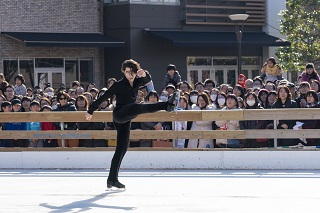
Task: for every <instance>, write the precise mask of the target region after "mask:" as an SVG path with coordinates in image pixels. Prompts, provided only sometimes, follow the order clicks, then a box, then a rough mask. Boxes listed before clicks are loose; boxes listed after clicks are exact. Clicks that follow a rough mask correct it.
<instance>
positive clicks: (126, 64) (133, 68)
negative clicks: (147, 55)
mask: <svg viewBox="0 0 320 213" xmlns="http://www.w3.org/2000/svg"><path fill="white" fill-rule="evenodd" d="M126 68H130V69H131V71H132V72H134V73H137V72H138V70H139V69H140V64H139V63H138V62H136V61H135V60H132V59H129V60H125V61H124V62H123V63H122V68H121V70H123V71H125V70H126Z"/></svg>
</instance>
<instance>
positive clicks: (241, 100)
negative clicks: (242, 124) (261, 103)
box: [237, 97, 245, 109]
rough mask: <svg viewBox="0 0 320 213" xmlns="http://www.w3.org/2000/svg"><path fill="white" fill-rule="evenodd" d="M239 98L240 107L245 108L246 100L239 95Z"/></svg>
mask: <svg viewBox="0 0 320 213" xmlns="http://www.w3.org/2000/svg"><path fill="white" fill-rule="evenodd" d="M237 99H238V106H239V109H244V108H245V105H244V102H243V98H241V97H237Z"/></svg>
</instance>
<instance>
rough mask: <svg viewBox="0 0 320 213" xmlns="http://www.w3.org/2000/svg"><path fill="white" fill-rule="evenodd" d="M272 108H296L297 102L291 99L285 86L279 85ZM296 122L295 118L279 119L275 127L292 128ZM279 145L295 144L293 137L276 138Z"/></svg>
mask: <svg viewBox="0 0 320 213" xmlns="http://www.w3.org/2000/svg"><path fill="white" fill-rule="evenodd" d="M272 108H274V109H286V108H297V103H296V102H295V101H294V100H291V93H290V90H289V88H288V87H287V86H280V87H279V88H278V96H277V99H276V102H275V103H274V104H273V106H272ZM295 124H296V121H295V120H280V121H278V125H277V129H292V128H293V126H294V125H295ZM278 144H279V146H291V145H297V140H295V139H289V138H288V139H278Z"/></svg>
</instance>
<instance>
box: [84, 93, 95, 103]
mask: <svg viewBox="0 0 320 213" xmlns="http://www.w3.org/2000/svg"><path fill="white" fill-rule="evenodd" d="M82 95H83V96H85V97H86V98H87V100H88V102H89V104H90V103H91V102H92V100H93V97H92V94H91V93H90V92H85V93H83V94H82Z"/></svg>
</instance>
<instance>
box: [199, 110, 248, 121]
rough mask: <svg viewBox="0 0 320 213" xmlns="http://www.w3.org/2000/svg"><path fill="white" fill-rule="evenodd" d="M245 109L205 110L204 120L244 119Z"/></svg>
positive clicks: (203, 112) (203, 113)
mask: <svg viewBox="0 0 320 213" xmlns="http://www.w3.org/2000/svg"><path fill="white" fill-rule="evenodd" d="M243 111H244V110H203V111H202V121H220V120H243V119H244V116H243Z"/></svg>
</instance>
